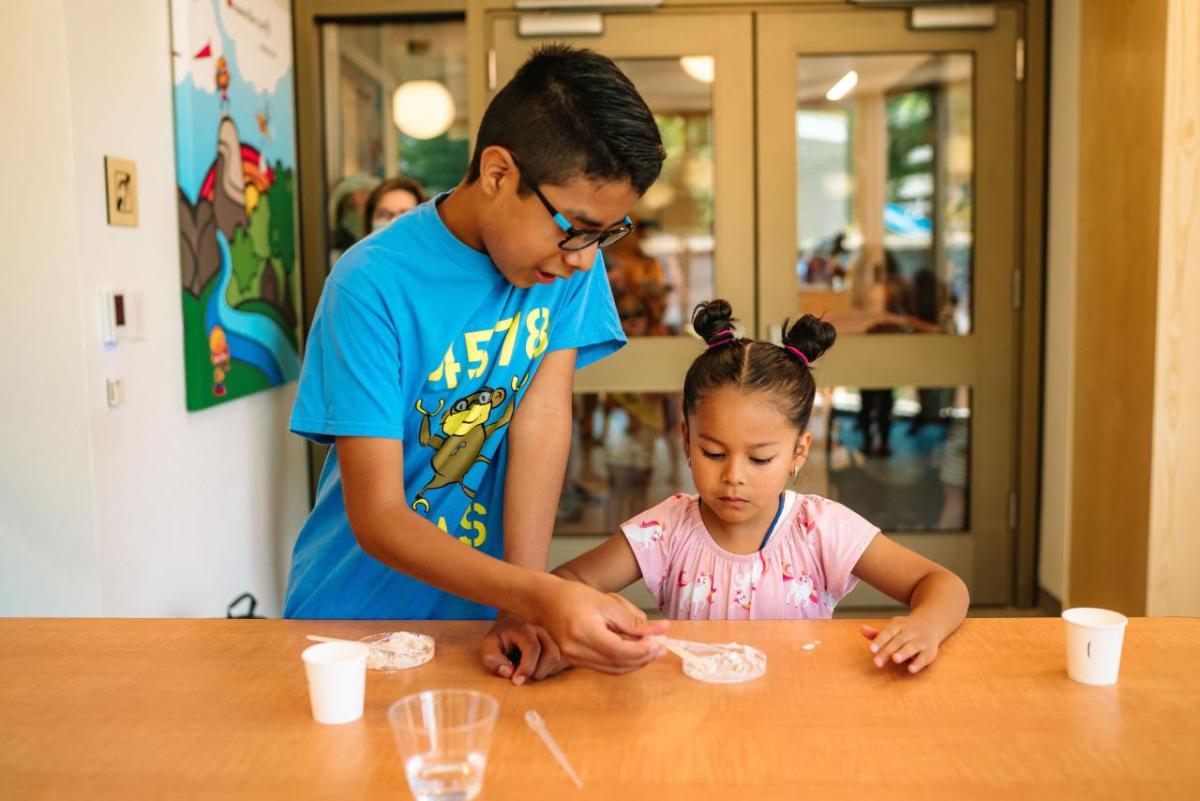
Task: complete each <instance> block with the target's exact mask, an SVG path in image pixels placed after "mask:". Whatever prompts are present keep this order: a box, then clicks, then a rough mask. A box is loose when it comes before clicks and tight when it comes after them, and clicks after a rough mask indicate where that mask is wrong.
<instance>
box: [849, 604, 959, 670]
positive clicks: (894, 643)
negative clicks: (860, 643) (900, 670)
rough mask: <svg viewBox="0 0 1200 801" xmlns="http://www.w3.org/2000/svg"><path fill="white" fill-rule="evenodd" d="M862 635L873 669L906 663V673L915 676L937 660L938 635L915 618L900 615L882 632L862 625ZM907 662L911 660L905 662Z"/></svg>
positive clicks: (939, 641)
mask: <svg viewBox="0 0 1200 801" xmlns="http://www.w3.org/2000/svg"><path fill="white" fill-rule="evenodd" d="M861 631H862V635H863V636H864V637H866V638H867V639H868V640H871V653H873V654H875V660H874V661H875V667H877V668H881V667H883V666H884V665H886V664H887V663H888V662H892V663H894V664H897V665H899V664H903V663H904V662H908V672H909V673H917V672H919V671H920V670H921V668H923V667H925V666H926V665H928V664H929V663H930V662H932V661H933V660H934V659H936V658H937V652H938V645H940V644H941V642H942V637H941V635H940V634H939V633H938V632H937V631H936V630H935V628H934V627H933V625H932V624H930V623H929V622H927V621H925V620H923V619H922V618H919V617H912V616H908V617H905V616H900V617H894V618H892V619H891V620H889V621H888V624H887V625H886V626H884V627H883V629H882V630H881V629H877V628H875V627H874V626H863V627H862V629H861ZM909 660H911V661H909Z"/></svg>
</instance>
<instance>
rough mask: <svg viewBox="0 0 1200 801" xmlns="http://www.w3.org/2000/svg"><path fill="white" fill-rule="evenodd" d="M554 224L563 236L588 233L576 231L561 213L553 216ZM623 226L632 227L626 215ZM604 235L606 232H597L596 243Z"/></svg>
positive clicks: (631, 221)
mask: <svg viewBox="0 0 1200 801" xmlns="http://www.w3.org/2000/svg"><path fill="white" fill-rule="evenodd" d="M554 222H556V223H558V227H559V228H561V229H563V233H564V234H569V233H572V232H574V233H577V234H582V233H589V232H587V231H576V230H575V226H573V225H571V224H570V223H569V222H567V218H566V217H564V216H563V215H562V212H561V211H560V212H558V213H557V214H555V215H554ZM625 224H626V225H629V226H632V225H633V220H631V219H629V215H628V214H626V215H625ZM606 233H608V232H607V231H600V232H599V234H600V235H599V236H598V237H597V241H599V240H600V239H602V238H603V237H604V234H606Z"/></svg>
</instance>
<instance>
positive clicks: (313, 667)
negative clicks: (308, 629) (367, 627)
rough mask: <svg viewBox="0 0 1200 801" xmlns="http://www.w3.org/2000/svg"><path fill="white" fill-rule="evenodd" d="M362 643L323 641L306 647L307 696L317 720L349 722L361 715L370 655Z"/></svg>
mask: <svg viewBox="0 0 1200 801" xmlns="http://www.w3.org/2000/svg"><path fill="white" fill-rule="evenodd" d="M370 650H371V648H370V646H368V645H367V644H366V643H361V642H323V643H320V644H318V645H311V646H309V647H308V648H305V649H304V653H302V654H301V655H300V657H301V658H302V659H303V660H304V672H305V674H307V676H308V698H309V700H310V701H311V702H312V715H313V720H315V721H316V722H317V723H350V722H351V721H354V720H358V719H359V718H361V717H362V713H363V694H364V691H365V690H366V684H367V654H368V653H369V652H370Z"/></svg>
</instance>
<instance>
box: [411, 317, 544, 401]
mask: <svg viewBox="0 0 1200 801" xmlns="http://www.w3.org/2000/svg"><path fill="white" fill-rule="evenodd" d="M521 314H522V313H521V312H517V313H516V314H514V315H513V316H512V317H506V318H504V319H503V320H500V321H498V322H497V323H496V325H495V326H494V327H492V328H484V329H482V330H480V331H466V332H464V333H463V345H464V346H465V348H466V359H465V360H466V362H467V365H468V366H467V376H468V377H469V378H479V377H480V376H481V375H483V373H484V371H485V370H487V367H488V359H489V353H488V351H487V350H486V348H485V347H483V346H485V345H486V343H488V342H489V341H491V339H492V337H493V335H495V334H499V333H503V334H504V342H503V343H502V344H501V346H500V355H499V356H498V357H497V360H496V363H497V364H498V365H499V366H500V367H507V366H508V364H509V362H511V361H512V356H513V350H514V349H515V348H516V346H517V340H518V339H520V337H521V333H522V330H521V329H522V325H521ZM549 332H550V310H549V309H548V308H546V307H545V306H542V307H539V308H536V309H530V310H529V312H528V314H525V325H524V333H525V343H524V344H525V355H526V356H528V357H529V358H530V359H531V360H532V359H536V358H537V357H538V356H541V355H542V354H543V353H545V352H546V347H547V345H549V344H550V340H549ZM456 344H457V343H456V342H451V343H450V347H448V348H446V355H445V356H443V357H442V363H441V364H439V365H438V367H437V369H436V370H434V371H433V372H432V373H430V374H429V380H430V381H433V382H435V383H436V382H438V381H442V380H443V379H445V382H446V387H447V388H449V389H454V388H455V387H457V386H458V375H459V373H461V372H462V370H463V365H462V364H461V363H460V362H459V361H458V359H456V358H455V357H454V346H455V345H456Z"/></svg>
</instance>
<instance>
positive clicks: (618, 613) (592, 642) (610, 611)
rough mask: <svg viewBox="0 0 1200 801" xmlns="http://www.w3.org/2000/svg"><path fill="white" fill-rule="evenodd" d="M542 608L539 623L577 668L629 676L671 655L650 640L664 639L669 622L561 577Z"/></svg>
mask: <svg viewBox="0 0 1200 801" xmlns="http://www.w3.org/2000/svg"><path fill="white" fill-rule="evenodd" d="M541 608H542V613H541V616H540V617H541V619H540V620H539V621H538V622H539V623H541V624H542V626H544V627H545V629H546V631H547V632H548V633H549V634H550V636H551V637H552V638H553V639H554V641H555V642H556V643H558V647H559V649H560V650H561V651H562V654H563V656H564V657H565V658H566V660H567V662H569V663H570V664H572V665H578V666H581V667H590V668H592V669H594V670H599V671H602V672H604V673H628V672H630V671H633V670H637V669H638V668H640V667H642V666H644V665H648V664H649V663H651V662H653V661H654V660H655V659H658V658H659V657H661V656H662V655H663V654H665V653H666V648H665V647H664V646H663V645H662V644H661V643H659V642H655V641H654V640H651V639H649V638H648V637H649V635H651V634H662V633H664V632H665V631H666V630H667V626H668V623H667V621H665V620H655V621H650V620H647V619H646V615H645V613H644V612H642V610H640V609H638V608H637V607H636V606H634V605H633V604H631V603H630V602H629V601H627V600H625V599H624V598H622V597H621V596H620V595H617V594H616V593H608V594H605V593H602V592H600V591H598V590H594V589H592V588H591V587H589V586H587V585H586V584H581V583H580V582H577V581H567V580H565V579H560V578H557V577H555V581H554V583H553V585H551V587H550V588H549V590H548V592H547V593H546V595H545V596H544V600H543V602H542V604H541Z"/></svg>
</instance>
